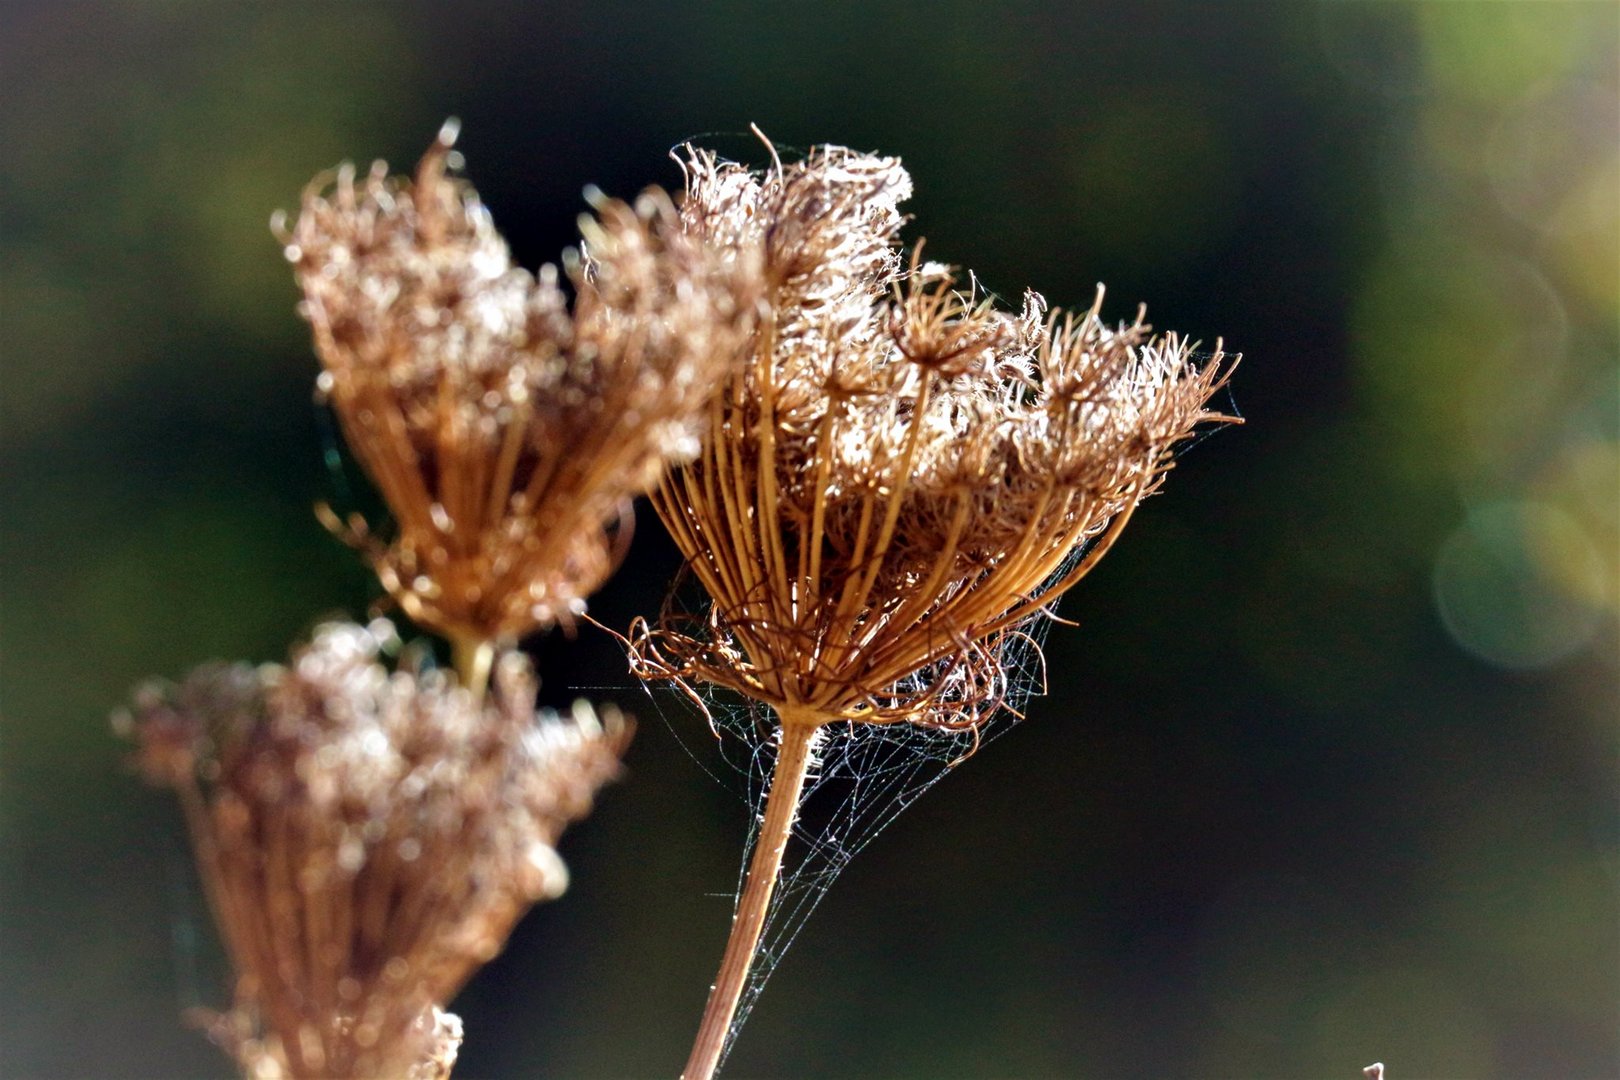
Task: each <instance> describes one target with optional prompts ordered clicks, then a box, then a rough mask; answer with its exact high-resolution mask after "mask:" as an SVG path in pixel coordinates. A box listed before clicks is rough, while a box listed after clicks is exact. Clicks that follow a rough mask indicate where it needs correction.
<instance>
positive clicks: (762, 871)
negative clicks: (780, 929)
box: [681, 714, 821, 1080]
mask: <svg viewBox="0 0 1620 1080" xmlns="http://www.w3.org/2000/svg"><path fill="white" fill-rule="evenodd" d="M780 730H781V745H780V748H779V749H778V750H777V754H776V766H775V768H774V769H773V770H772V773H771V786H770V790H769V791H768V792H767V793H766V795H765V820H764V821H763V822H761V823H760V826H759V835H758V836H757V837H756V838H755V840H754V854H753V858H751V859H750V860H749V863H748V875H747V876H746V877H745V878H744V879H743V889H742V896H740V897H739V898H738V900H737V911H736V914H735V915H733V916H732V918H731V937H730V938H729V939H727V941H726V952H725V955H724V956H723V957H722V958H721V960H720V973H719V974H718V975H716V976H715V980H714V986H713V987H712V988H711V989H710V990H709V1003H708V1004H707V1005H706V1006H704V1009H703V1022H702V1023H701V1024H699V1025H698V1033H697V1041H696V1042H694V1043H693V1044H692V1056H691V1057H690V1058H688V1059H687V1062H686V1068H685V1069H684V1070H682V1072H681V1080H710V1078H711V1077H712V1076H714V1073H715V1070H716V1069H717V1068H719V1065H720V1056H721V1054H723V1053H724V1052H725V1049H726V1040H727V1037H728V1036H729V1035H730V1033H731V1020H732V1017H734V1016H735V1015H736V1013H737V1002H738V999H740V998H741V997H742V992H743V987H744V986H746V985H747V983H748V969H749V966H750V965H751V964H752V963H753V960H754V951H755V949H757V948H758V947H759V935H760V932H761V931H762V930H763V929H764V927H765V915H766V912H767V911H769V910H770V906H771V894H772V893H773V892H775V890H776V879H777V877H778V875H780V874H781V872H782V853H783V852H784V851H786V850H787V842H788V837H789V836H790V835H791V834H792V832H793V820H794V818H796V817H797V816H798V812H799V796H800V795H801V794H802V793H803V791H804V778H805V774H806V773H807V772H809V769H810V761H811V757H812V754H813V752H814V749H815V744H816V742H817V737H818V736H819V735H820V733H821V727H820V724H819V722H818V718H814V717H807V716H793V715H792V714H784V715H783V716H782V727H781V729H780Z"/></svg>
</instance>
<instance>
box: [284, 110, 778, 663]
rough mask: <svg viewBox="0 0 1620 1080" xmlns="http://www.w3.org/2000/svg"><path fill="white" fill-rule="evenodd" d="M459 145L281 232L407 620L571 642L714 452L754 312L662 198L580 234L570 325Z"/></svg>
mask: <svg viewBox="0 0 1620 1080" xmlns="http://www.w3.org/2000/svg"><path fill="white" fill-rule="evenodd" d="M453 138H454V130H453V128H452V127H451V126H450V125H447V126H446V130H445V132H443V133H441V135H440V137H439V140H438V141H437V142H436V143H435V144H434V145H433V147H432V148H431V149H429V151H428V153H427V155H426V156H425V157H424V158H423V159H422V162H421V165H420V166H419V167H418V169H417V173H416V177H415V179H414V181H412V180H410V179H406V178H403V177H390V176H388V175H387V172H386V168H385V167H384V166H383V165H382V164H381V163H379V164H378V165H377V166H376V167H374V168H373V169H372V170H371V172H370V173H369V174H368V175H366V176H365V177H363V178H357V177H356V176H355V174H354V170H353V169H352V168H350V167H347V166H345V167H344V168H342V169H339V170H338V171H337V172H336V173H335V174H334V175H332V176H330V177H324V178H318V179H317V180H316V181H315V182H314V183H313V184H312V185H311V186H310V188H309V189H308V190H307V191H306V193H305V195H304V200H303V207H302V210H301V212H300V214H299V217H298V220H297V222H296V223H295V224H294V225H293V226H292V227H291V228H290V229H285V228H283V229H282V230H281V236H282V240H283V241H284V243H285V244H286V253H287V257H288V259H289V260H290V261H291V262H292V264H293V266H294V270H295V273H296V276H297V279H298V283H299V285H300V286H301V287H302V289H303V291H304V302H303V304H302V305H301V310H302V312H303V314H304V315H305V317H306V318H308V320H309V322H310V325H311V326H312V327H313V329H314V336H315V345H316V349H317V351H318V352H319V354H320V358H321V363H322V365H323V367H324V373H323V375H322V377H321V382H320V387H321V389H322V391H323V392H324V393H325V394H326V395H327V396H328V397H329V399H330V401H331V403H332V405H333V407H334V408H335V410H336V412H337V415H338V417H339V419H340V421H341V423H342V426H343V431H344V434H345V436H346V439H347V441H348V444H349V446H350V447H351V449H352V450H353V451H354V453H355V455H356V456H357V458H358V459H359V461H360V463H361V464H362V466H363V467H364V468H365V470H366V472H367V473H368V474H369V475H370V477H371V478H372V480H373V481H374V482H375V483H376V484H377V486H378V488H379V489H380V490H381V493H382V495H383V498H384V499H385V500H386V501H387V504H388V507H389V509H390V510H391V511H392V513H393V515H394V518H395V530H396V531H395V533H394V535H393V536H392V537H391V538H390V539H388V540H387V542H382V541H380V540H378V539H376V538H374V537H373V536H372V535H371V532H370V530H368V529H367V527H366V525H365V523H364V522H363V521H360V520H359V519H358V518H352V519H351V520H350V521H348V522H347V523H344V524H342V525H338V523H336V522H335V520H334V521H332V522H329V524H334V525H336V526H337V527H339V528H341V529H343V530H344V531H346V532H347V533H348V535H349V537H350V539H351V540H353V541H354V542H355V543H356V544H357V545H359V546H361V547H362V548H363V549H364V550H366V551H367V552H368V554H369V556H370V558H371V561H372V564H373V566H374V567H375V568H376V570H377V572H378V575H379V577H380V578H381V580H382V582H383V584H384V586H385V587H386V588H387V590H388V592H389V593H390V594H391V595H392V596H393V597H394V598H395V599H396V600H397V601H398V603H399V604H400V606H401V607H402V608H403V609H404V611H405V612H406V614H408V615H410V616H411V618H413V619H415V620H417V621H419V622H420V623H422V624H424V625H426V626H429V627H431V628H433V629H435V630H437V631H439V632H440V633H443V634H445V635H446V636H448V637H450V638H451V639H452V640H453V641H456V642H458V643H463V644H465V643H468V642H476V643H484V642H495V643H510V642H512V641H514V640H515V639H517V638H518V637H520V636H521V635H523V634H525V633H527V632H528V631H530V630H533V629H538V628H543V627H547V626H550V625H552V624H555V623H557V622H566V621H569V620H570V619H572V618H573V617H575V616H577V615H578V614H579V613H580V612H582V611H583V608H584V599H585V597H586V596H587V595H589V593H590V592H592V591H593V590H594V589H595V588H596V587H597V586H598V585H599V584H601V582H602V581H603V579H604V578H606V577H607V575H608V574H609V573H610V572H611V571H612V569H613V568H614V566H615V565H616V564H617V562H618V560H619V559H620V557H621V556H622V555H623V553H624V547H625V544H626V542H627V540H628V533H627V526H628V524H629V521H630V517H629V514H630V509H629V507H630V499H631V498H632V497H633V496H635V495H637V494H639V493H640V492H642V491H643V490H645V489H646V488H647V487H648V486H649V485H650V484H652V483H654V482H656V480H657V478H658V477H659V476H660V474H661V473H662V471H663V469H664V467H665V463H666V462H667V461H669V460H672V459H674V460H680V459H685V458H690V457H691V456H692V455H693V454H694V453H696V451H697V445H698V444H697V435H698V432H699V429H700V426H701V412H702V409H703V407H704V405H705V403H706V401H707V399H708V396H709V394H710V392H711V389H712V387H713V386H714V385H715V384H716V382H717V381H718V380H720V379H721V378H722V377H723V376H724V374H725V373H726V371H727V370H728V368H729V366H730V365H731V364H732V363H733V362H734V361H735V359H736V357H737V355H738V351H739V347H740V345H741V343H742V341H743V340H744V338H745V336H746V334H747V331H748V328H749V322H750V318H751V315H752V312H753V310H754V306H753V302H752V300H751V298H750V297H748V296H746V295H741V294H740V293H739V292H738V288H737V287H738V284H739V283H740V282H748V281H752V280H753V276H752V275H742V274H738V273H737V272H736V268H735V267H734V266H722V265H721V264H720V263H719V261H718V260H716V259H715V258H713V257H712V256H711V255H710V254H709V253H708V251H707V250H706V249H705V247H704V246H703V245H702V244H701V243H699V242H698V238H697V237H695V236H691V235H688V234H687V233H686V232H685V231H683V230H682V229H681V228H680V223H679V218H678V214H677V211H676V210H675V208H674V206H673V205H672V204H671V202H670V200H669V199H668V198H667V197H666V196H665V195H663V194H662V193H661V192H658V191H655V190H650V191H648V192H647V193H645V194H643V195H642V196H641V197H640V198H638V199H637V200H636V201H635V202H634V204H626V203H623V202H618V201H615V200H609V199H599V200H597V201H596V205H595V211H596V213H595V216H594V217H591V216H586V217H583V218H582V219H581V229H582V232H583V235H584V253H583V257H582V258H579V259H575V260H572V261H571V262H570V264H569V265H570V269H569V272H568V275H567V277H568V284H569V285H570V286H571V288H572V291H573V294H574V295H573V301H572V304H570V302H569V299H568V297H567V295H565V292H564V287H563V284H562V283H560V282H559V278H558V274H557V272H556V270H555V268H553V267H550V266H548V267H545V268H543V269H542V270H541V272H540V274H539V275H538V277H536V276H534V275H531V274H529V273H528V272H527V271H525V270H523V269H521V268H518V267H515V266H513V265H512V262H511V258H510V256H509V254H508V252H507V247H506V244H505V242H504V241H503V240H502V239H501V237H500V236H499V234H498V233H497V232H496V231H495V227H494V225H493V223H492V222H491V219H490V215H489V212H488V210H486V209H485V207H484V206H483V205H482V204H481V203H480V202H479V200H478V196H477V194H476V193H475V192H474V191H473V189H472V188H471V187H470V186H469V185H468V184H466V183H465V182H463V181H460V180H457V179H454V178H453V177H452V176H451V175H450V174H449V172H448V171H447V170H448V167H449V165H451V164H452V151H451V149H450V147H451V142H452V140H453Z"/></svg>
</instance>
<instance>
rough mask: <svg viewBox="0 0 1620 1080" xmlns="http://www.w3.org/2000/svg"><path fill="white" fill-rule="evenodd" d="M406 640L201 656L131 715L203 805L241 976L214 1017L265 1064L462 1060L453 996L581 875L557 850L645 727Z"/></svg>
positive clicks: (199, 820) (352, 630)
mask: <svg viewBox="0 0 1620 1080" xmlns="http://www.w3.org/2000/svg"><path fill="white" fill-rule="evenodd" d="M392 634H393V630H392V627H390V626H389V625H388V624H387V623H386V622H383V621H381V620H379V621H377V622H374V623H372V624H371V625H370V626H369V627H361V626H356V625H353V624H345V623H334V624H329V625H326V626H323V627H321V628H320V629H319V630H318V631H317V632H316V634H315V637H314V640H313V641H312V642H311V643H310V644H309V645H308V646H306V647H304V648H302V649H301V650H299V651H297V652H296V653H295V654H294V655H293V657H292V660H291V662H290V664H289V665H288V666H286V667H280V666H275V665H266V666H263V667H259V668H254V667H252V666H249V665H246V664H232V665H225V664H216V665H211V666H208V667H204V668H200V669H198V670H197V671H195V672H193V673H192V674H191V675H190V676H188V677H187V678H186V679H185V680H184V681H183V682H181V683H180V684H179V685H177V686H175V685H165V684H159V683H154V684H150V685H148V686H145V687H143V688H141V689H140V690H138V691H137V692H136V694H135V700H134V703H133V706H132V708H131V710H130V712H129V713H127V714H125V715H124V716H122V717H121V718H120V721H121V726H123V727H125V728H126V729H127V730H128V732H129V733H130V734H131V735H133V737H134V738H135V740H136V743H137V746H138V749H137V753H136V764H137V765H138V767H139V768H140V769H141V771H142V772H143V773H144V774H145V775H146V777H147V778H148V779H149V780H151V781H152V782H154V783H157V784H161V785H163V786H166V787H171V788H174V789H175V790H176V791H177V792H178V794H179V795H180V797H181V801H182V803H183V805H184V806H185V809H186V814H187V819H188V824H189V826H190V829H191V832H192V838H193V843H194V846H195V848H196V851H197V855H198V862H199V864H200V866H201V868H202V872H203V878H204V885H205V886H206V889H207V892H208V896H209V900H210V902H211V904H212V906H213V908H214V912H215V916H216V920H217V921H218V923H219V925H220V929H221V933H222V935H223V938H224V941H225V945H226V951H227V953H228V955H229V958H230V961H231V965H232V967H233V969H234V972H235V976H236V984H235V994H234V1003H233V1008H232V1009H231V1010H230V1011H229V1012H228V1013H226V1014H225V1015H224V1016H221V1017H218V1018H215V1020H214V1022H213V1023H212V1024H211V1030H212V1032H213V1034H214V1036H215V1037H216V1038H217V1039H218V1040H219V1041H221V1042H222V1043H223V1044H224V1045H225V1047H226V1048H227V1049H228V1050H229V1051H230V1052H231V1053H232V1054H233V1055H235V1056H236V1058H237V1059H238V1061H239V1062H240V1063H241V1065H242V1067H243V1069H244V1072H245V1073H246V1074H247V1075H249V1076H254V1077H265V1078H267V1080H268V1078H281V1077H286V1078H292V1077H370V1076H411V1077H415V1078H418V1080H428V1078H430V1077H433V1076H437V1075H441V1073H440V1072H436V1071H435V1069H436V1067H437V1065H436V1064H435V1063H437V1064H438V1065H443V1070H442V1071H443V1072H444V1073H447V1072H448V1061H445V1060H444V1057H445V1055H446V1053H448V1055H449V1061H453V1060H454V1052H455V1048H456V1044H458V1043H459V1041H460V1035H459V1021H456V1019H455V1018H454V1017H452V1016H449V1015H448V1014H445V1013H443V1012H442V1011H440V1009H439V1006H442V1005H444V1004H445V1003H447V1002H448V1001H449V1000H450V999H451V997H452V996H454V994H455V993H456V991H457V990H459V989H460V987H461V985H462V983H463V982H465V980H466V979H467V977H468V976H470V975H471V974H472V972H473V971H474V970H476V969H477V968H478V966H479V965H481V964H483V963H484V962H486V961H488V960H489V959H490V958H491V957H493V956H494V955H495V954H496V953H498V952H499V951H500V949H501V947H502V946H503V945H504V944H505V942H506V938H507V935H508V934H509V933H510V931H511V929H512V926H513V924H514V923H515V922H516V920H517V918H518V917H519V916H520V915H522V914H523V912H524V911H526V910H527V909H528V907H529V906H530V905H531V904H533V903H534V902H535V901H537V900H541V899H549V898H551V897H554V896H557V895H558V894H559V893H561V892H562V891H563V889H564V888H565V887H566V884H567V869H566V867H564V866H563V864H562V861H561V860H560V859H559V858H558V857H557V854H556V851H555V850H554V847H553V845H554V844H555V843H556V841H557V838H558V836H559V834H561V832H562V831H563V829H564V827H565V826H566V825H567V824H568V823H569V822H571V821H574V820H576V819H578V818H580V817H583V816H584V815H585V814H586V813H587V812H589V810H590V807H591V801H592V798H593V796H594V794H595V792H596V790H597V789H598V788H599V787H600V786H601V785H602V784H603V783H605V782H606V781H608V780H609V779H611V778H613V777H614V776H615V775H616V774H617V772H618V762H619V756H620V754H621V752H622V751H623V749H624V746H625V744H626V743H627V742H628V740H629V735H630V725H629V722H628V721H627V720H626V719H625V718H624V717H622V716H621V715H620V714H619V713H618V712H617V710H615V709H612V708H611V707H607V708H604V709H603V710H602V711H601V713H600V715H599V716H598V715H597V714H595V713H593V712H592V710H591V709H590V707H589V706H588V705H585V704H584V703H583V702H581V703H579V704H578V705H576V706H575V709H574V712H573V715H572V716H571V717H570V718H568V719H560V718H558V717H556V716H555V715H552V714H549V713H542V714H541V715H540V716H539V717H538V718H537V717H536V713H535V708H534V691H535V682H534V677H533V674H532V672H531V671H530V669H529V667H528V664H527V662H526V661H525V660H523V659H522V657H521V656H520V655H519V654H508V655H507V656H505V657H504V658H503V660H502V662H501V664H500V666H499V667H498V668H497V670H496V673H495V676H496V677H495V692H494V693H492V694H491V695H490V696H489V698H488V699H487V700H486V701H485V702H483V703H482V704H475V702H474V698H473V695H472V694H470V693H469V692H468V691H467V690H466V689H464V688H462V687H460V686H458V685H457V684H456V682H455V680H454V679H453V678H450V677H448V676H446V675H445V674H444V673H443V672H440V671H433V670H429V671H417V672H412V671H407V670H399V671H389V670H388V669H387V668H385V667H384V666H383V664H382V663H381V662H380V661H379V654H380V652H381V650H382V648H383V647H384V645H385V644H387V642H388V641H389V639H390V638H391V637H392ZM452 1036H453V1037H452Z"/></svg>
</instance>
